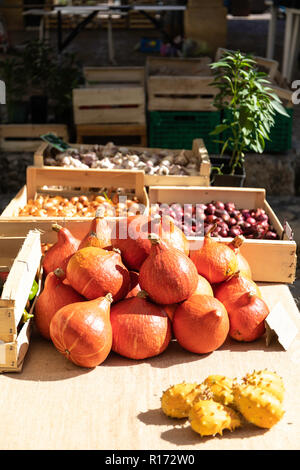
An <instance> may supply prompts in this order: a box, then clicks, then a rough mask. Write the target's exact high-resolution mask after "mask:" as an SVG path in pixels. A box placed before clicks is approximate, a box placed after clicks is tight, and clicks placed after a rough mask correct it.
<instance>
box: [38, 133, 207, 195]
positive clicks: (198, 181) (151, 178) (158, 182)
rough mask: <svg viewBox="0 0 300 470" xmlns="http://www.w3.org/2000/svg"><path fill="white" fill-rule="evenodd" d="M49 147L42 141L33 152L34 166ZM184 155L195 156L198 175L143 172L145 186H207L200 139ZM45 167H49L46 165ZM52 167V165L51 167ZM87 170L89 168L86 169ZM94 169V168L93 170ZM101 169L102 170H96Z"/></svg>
mask: <svg viewBox="0 0 300 470" xmlns="http://www.w3.org/2000/svg"><path fill="white" fill-rule="evenodd" d="M71 145H72V147H75V148H83V149H86V150H88V149H90V148H92V146H91V145H84V144H83V145H78V144H71ZM48 149H49V147H48V144H46V143H45V142H43V143H42V144H41V145H40V147H39V148H38V149H37V151H36V152H35V153H34V166H36V167H43V166H44V158H45V155H46V154H47V150H48ZM128 150H129V151H131V152H134V151H143V150H144V151H147V152H149V153H150V154H151V153H152V154H154V153H157V152H160V151H162V150H163V151H164V152H165V151H166V149H155V148H144V147H136V148H135V147H128ZM170 152H172V153H174V152H176V153H177V152H178V153H179V152H181V150H170ZM184 152H185V155H187V156H188V157H189V158H190V157H192V156H193V157H196V158H197V160H198V162H199V175H197V176H177V175H174V176H172V175H168V176H162V175H148V174H145V176H144V184H145V186H197V185H198V186H209V185H210V170H211V165H210V159H209V155H208V153H207V150H206V147H205V145H204V142H203V140H202V139H195V140H194V142H193V147H192V150H185V151H184ZM46 168H51V167H49V166H46ZM52 168H53V167H52ZM86 171H89V170H86ZM94 171H96V170H94ZM98 171H100V172H101V171H102V170H98ZM112 171H118V170H112Z"/></svg>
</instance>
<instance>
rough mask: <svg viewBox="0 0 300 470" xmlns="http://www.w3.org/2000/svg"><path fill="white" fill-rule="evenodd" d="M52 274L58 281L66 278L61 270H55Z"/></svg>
mask: <svg viewBox="0 0 300 470" xmlns="http://www.w3.org/2000/svg"><path fill="white" fill-rule="evenodd" d="M54 274H55V276H57V277H58V278H60V279H64V278H65V276H66V275H65V272H64V270H63V269H62V268H56V269H55V271H54Z"/></svg>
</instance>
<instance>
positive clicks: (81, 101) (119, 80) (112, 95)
mask: <svg viewBox="0 0 300 470" xmlns="http://www.w3.org/2000/svg"><path fill="white" fill-rule="evenodd" d="M84 75H85V86H83V87H82V88H75V89H74V90H73V110H74V122H75V126H76V133H77V142H83V139H84V137H87V136H92V137H97V136H98V137H99V136H105V137H109V138H114V137H115V136H137V137H138V138H139V139H140V145H143V146H145V145H146V139H147V130H146V115H145V85H144V81H145V77H144V67H87V68H85V69H84Z"/></svg>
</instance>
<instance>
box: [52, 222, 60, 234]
mask: <svg viewBox="0 0 300 470" xmlns="http://www.w3.org/2000/svg"><path fill="white" fill-rule="evenodd" d="M61 229H62V226H61V225H58V224H52V230H54V231H55V232H59V231H60V230H61Z"/></svg>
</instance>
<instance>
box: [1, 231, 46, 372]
mask: <svg viewBox="0 0 300 470" xmlns="http://www.w3.org/2000/svg"><path fill="white" fill-rule="evenodd" d="M0 252H1V255H0V265H1V271H2V272H4V271H8V276H7V279H6V281H5V284H4V286H3V291H2V294H1V298H0V372H14V371H20V370H21V368H22V365H23V361H24V358H25V355H26V352H27V349H28V345H29V339H30V333H31V319H30V320H28V321H27V322H26V323H22V317H23V312H24V309H25V307H26V304H27V300H28V297H29V294H30V291H31V288H32V285H33V282H34V280H37V282H38V285H39V287H40V283H41V269H40V264H41V257H42V253H41V239H40V233H39V231H35V230H33V231H29V232H28V233H27V235H26V236H25V237H22V236H19V237H5V238H0ZM35 298H36V297H35ZM34 304H35V302H34V301H33V303H32V305H31V309H30V312H29V313H31V314H32V313H33V310H34Z"/></svg>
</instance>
